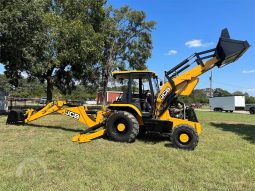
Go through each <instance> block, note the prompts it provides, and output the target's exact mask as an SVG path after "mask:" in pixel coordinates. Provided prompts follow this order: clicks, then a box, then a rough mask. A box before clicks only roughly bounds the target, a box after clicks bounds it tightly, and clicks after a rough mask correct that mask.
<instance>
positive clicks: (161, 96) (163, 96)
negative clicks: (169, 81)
mask: <svg viewBox="0 0 255 191" xmlns="http://www.w3.org/2000/svg"><path fill="white" fill-rule="evenodd" d="M169 92H170V88H166V89H165V91H163V93H162V94H161V95H160V99H161V100H163V99H164V98H165V97H166V95H167V94H168V93H169Z"/></svg>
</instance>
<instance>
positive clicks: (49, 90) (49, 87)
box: [47, 76, 53, 103]
mask: <svg viewBox="0 0 255 191" xmlns="http://www.w3.org/2000/svg"><path fill="white" fill-rule="evenodd" d="M52 94H53V82H52V78H51V76H48V77H47V103H48V102H51V101H52Z"/></svg>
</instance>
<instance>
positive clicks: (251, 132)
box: [210, 123, 255, 144]
mask: <svg viewBox="0 0 255 191" xmlns="http://www.w3.org/2000/svg"><path fill="white" fill-rule="evenodd" d="M210 124H211V125H212V126H214V127H216V128H220V129H222V130H223V131H231V132H234V133H235V134H237V135H240V136H241V137H242V138H243V139H245V140H247V141H249V142H251V143H253V144H255V125H249V124H241V123H240V124H239V123H238V124H230V123H210Z"/></svg>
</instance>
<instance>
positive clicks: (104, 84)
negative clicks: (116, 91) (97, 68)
mask: <svg viewBox="0 0 255 191" xmlns="http://www.w3.org/2000/svg"><path fill="white" fill-rule="evenodd" d="M102 76H103V92H102V96H103V105H104V106H105V105H106V104H107V84H108V80H109V74H108V69H106V68H104V69H103V74H102Z"/></svg>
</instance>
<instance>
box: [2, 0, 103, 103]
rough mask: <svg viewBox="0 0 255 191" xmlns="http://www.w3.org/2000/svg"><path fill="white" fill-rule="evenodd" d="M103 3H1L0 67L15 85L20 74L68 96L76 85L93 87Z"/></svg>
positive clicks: (49, 91)
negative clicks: (84, 84) (35, 79)
mask: <svg viewBox="0 0 255 191" xmlns="http://www.w3.org/2000/svg"><path fill="white" fill-rule="evenodd" d="M104 3H105V2H104V1H102V0H97V1H92V0H87V1H84V0H76V1H71V0H64V1H57V0H47V1H46V0H44V1H43V0H41V1H40V0H38V1H35V0H34V1H30V0H15V1H14V0H12V1H4V2H2V3H1V5H0V6H1V11H0V23H1V24H0V31H1V32H0V51H1V55H0V62H1V63H3V64H4V65H5V69H6V71H5V74H6V76H7V77H8V78H9V79H10V82H11V83H12V84H13V85H15V86H17V85H18V80H19V79H20V78H21V73H22V72H25V73H26V74H27V75H28V79H30V78H37V79H38V80H40V81H41V82H42V83H44V82H47V97H48V100H51V99H52V91H53V86H55V87H57V88H58V89H59V90H60V91H61V92H62V93H64V94H66V93H70V92H71V90H73V89H74V87H75V83H76V82H78V81H79V80H82V81H83V82H84V83H85V82H87V81H90V82H93V80H91V78H93V76H94V74H95V73H94V68H95V67H96V63H97V62H98V60H99V59H100V56H101V52H102V47H103V40H102V33H101V22H102V21H103V20H104V9H103V5H104Z"/></svg>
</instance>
